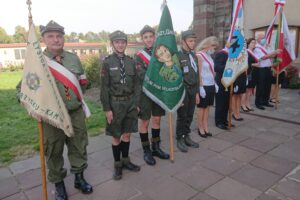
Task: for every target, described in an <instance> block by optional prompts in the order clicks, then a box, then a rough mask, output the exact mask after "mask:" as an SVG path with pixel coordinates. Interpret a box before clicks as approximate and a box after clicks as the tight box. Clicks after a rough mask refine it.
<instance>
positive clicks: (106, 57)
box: [102, 55, 111, 60]
mask: <svg viewBox="0 0 300 200" xmlns="http://www.w3.org/2000/svg"><path fill="white" fill-rule="evenodd" d="M110 56H111V55H108V56H105V57H104V58H103V59H102V60H106V59H108V58H110Z"/></svg>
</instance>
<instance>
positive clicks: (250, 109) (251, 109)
mask: <svg viewBox="0 0 300 200" xmlns="http://www.w3.org/2000/svg"><path fill="white" fill-rule="evenodd" d="M246 108H247V109H248V110H249V111H254V109H253V108H249V107H248V106H246Z"/></svg>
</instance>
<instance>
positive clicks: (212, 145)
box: [200, 138, 233, 152]
mask: <svg viewBox="0 0 300 200" xmlns="http://www.w3.org/2000/svg"><path fill="white" fill-rule="evenodd" d="M200 145H201V146H202V147H203V148H207V149H210V150H212V151H215V152H221V151H223V150H224V149H227V148H229V147H231V146H232V145H233V144H232V143H230V142H226V141H224V140H220V139H217V138H207V139H206V140H204V141H203V142H201V143H200Z"/></svg>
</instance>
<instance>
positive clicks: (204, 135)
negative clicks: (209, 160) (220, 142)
mask: <svg viewBox="0 0 300 200" xmlns="http://www.w3.org/2000/svg"><path fill="white" fill-rule="evenodd" d="M198 135H199V136H200V137H203V138H207V135H206V134H205V133H201V131H200V130H199V129H198Z"/></svg>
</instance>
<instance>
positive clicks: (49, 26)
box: [40, 20, 65, 36]
mask: <svg viewBox="0 0 300 200" xmlns="http://www.w3.org/2000/svg"><path fill="white" fill-rule="evenodd" d="M40 31H41V34H42V36H43V35H44V33H46V32H50V31H58V32H61V33H62V34H65V31H64V27H63V26H61V25H59V24H58V23H56V22H55V21H53V20H51V21H50V22H49V23H48V24H47V25H46V26H40Z"/></svg>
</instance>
